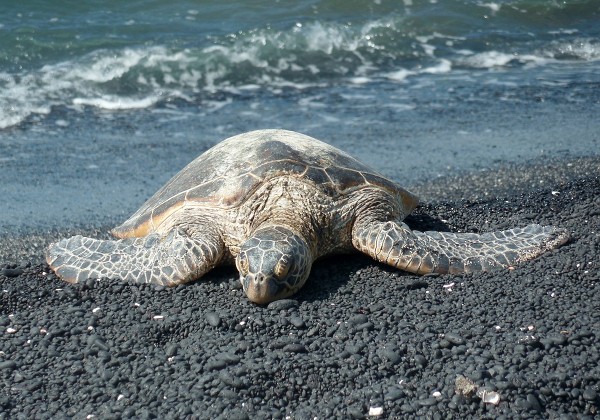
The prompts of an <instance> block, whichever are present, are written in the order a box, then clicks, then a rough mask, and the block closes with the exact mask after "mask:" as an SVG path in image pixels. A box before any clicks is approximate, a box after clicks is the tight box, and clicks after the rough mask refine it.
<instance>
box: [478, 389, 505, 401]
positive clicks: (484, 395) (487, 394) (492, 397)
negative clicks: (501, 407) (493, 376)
mask: <svg viewBox="0 0 600 420" xmlns="http://www.w3.org/2000/svg"><path fill="white" fill-rule="evenodd" d="M477 396H478V397H479V398H481V401H483V402H484V403H486V404H493V405H498V403H499V402H500V394H498V393H497V392H495V391H486V390H485V389H480V390H478V391H477Z"/></svg>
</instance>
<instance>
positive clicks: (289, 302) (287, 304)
mask: <svg viewBox="0 0 600 420" xmlns="http://www.w3.org/2000/svg"><path fill="white" fill-rule="evenodd" d="M297 306H298V301H297V300H295V299H281V300H276V301H274V302H271V303H269V304H268V305H267V308H269V309H272V310H274V311H281V310H284V309H291V308H296V307H297Z"/></svg>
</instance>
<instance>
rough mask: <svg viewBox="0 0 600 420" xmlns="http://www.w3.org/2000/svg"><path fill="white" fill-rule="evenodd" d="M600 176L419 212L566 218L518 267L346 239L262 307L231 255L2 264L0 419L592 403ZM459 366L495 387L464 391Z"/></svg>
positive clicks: (431, 412)
mask: <svg viewBox="0 0 600 420" xmlns="http://www.w3.org/2000/svg"><path fill="white" fill-rule="evenodd" d="M598 191H600V178H599V177H598V173H597V172H596V173H595V174H593V173H592V174H589V175H587V176H582V177H574V178H572V179H571V180H569V181H568V182H567V181H565V182H562V183H555V184H553V185H544V186H543V187H541V188H537V189H530V190H529V192H528V193H527V194H524V195H523V194H518V195H510V194H505V195H503V196H501V197H495V196H493V195H491V196H488V198H484V199H479V200H474V201H468V202H465V201H461V200H456V201H455V202H435V203H433V204H426V205H423V206H421V207H420V208H419V209H418V211H417V212H416V214H415V215H413V216H411V217H410V218H409V219H408V223H409V224H410V225H411V226H413V227H416V228H419V229H440V228H446V229H450V230H453V231H467V230H468V231H477V230H482V231H485V230H493V229H504V228H508V227H512V226H516V225H524V224H527V223H533V222H536V223H542V224H555V225H558V226H562V227H565V228H567V229H569V230H570V231H571V232H572V234H573V239H572V241H571V242H570V243H568V244H567V245H565V246H563V247H562V248H560V249H558V250H556V251H552V252H550V253H549V254H547V255H545V256H544V257H542V258H540V259H538V260H536V261H533V262H530V263H527V264H525V265H523V266H521V267H519V268H517V269H515V270H502V271H497V272H493V273H482V274H476V275H463V276H450V275H448V276H437V277H436V276H431V277H429V276H425V277H419V276H414V275H409V274H406V273H403V272H399V271H396V270H394V269H391V268H387V267H385V266H383V265H379V264H377V263H374V262H373V261H371V260H370V259H368V258H366V257H361V256H359V257H356V256H352V257H348V256H341V257H336V258H330V259H326V260H323V261H321V262H318V263H317V264H316V265H315V267H314V270H313V274H312V275H311V277H310V279H309V282H308V284H307V285H306V286H305V288H304V289H303V290H302V291H301V292H300V293H298V294H297V295H296V296H294V297H293V299H290V300H284V301H279V302H275V303H272V304H270V305H269V306H268V307H260V306H256V305H254V304H251V303H249V302H248V301H247V299H246V298H245V297H244V295H243V293H242V291H241V289H240V287H239V285H238V282H237V278H236V273H235V271H234V270H232V269H220V270H216V271H215V272H213V273H211V274H210V275H209V276H208V277H207V279H206V281H200V282H196V283H194V284H191V285H187V286H181V287H177V288H175V289H164V288H157V287H154V286H146V285H130V284H123V283H120V282H117V281H108V280H107V281H101V282H88V283H85V284H78V285H67V284H64V283H62V282H60V281H59V280H58V279H57V278H56V277H55V276H54V275H53V274H48V273H47V272H48V267H47V266H46V265H45V264H43V263H36V262H35V261H33V262H31V261H29V262H26V263H23V264H20V265H19V264H4V265H1V266H0V269H1V271H0V337H1V339H0V381H1V382H0V383H1V386H0V418H23V419H25V418H34V417H35V418H51V417H52V418H56V417H67V416H74V417H77V418H85V417H86V416H88V415H94V416H96V418H119V417H135V418H181V417H184V416H192V417H198V418H240V419H242V418H271V417H272V418H286V417H288V416H289V417H288V418H295V419H308V418H314V417H318V418H362V417H365V416H367V415H369V414H371V415H374V416H379V418H398V417H414V416H427V417H428V418H434V419H435V418H440V419H441V418H467V417H476V418H503V417H504V418H531V417H538V418H548V417H550V418H553V417H554V418H556V417H560V418H565V419H569V418H572V419H576V418H577V419H581V418H590V419H591V418H598V416H600V413H599V410H600V352H599V350H598V349H599V348H600V274H599V269H600V263H599V261H600V258H599V255H600V234H599V232H600V195H599V194H598ZM490 197H491V198H490ZM19 241H21V242H20V243H21V246H27V244H28V242H27V241H28V239H27V238H22V239H19ZM36 242H39V238H35V237H33V239H31V245H32V246H34V247H35V245H34V244H35V243H36ZM38 245H39V244H38ZM460 376H463V377H464V378H463V379H465V378H466V381H462V382H461V384H463V386H467V387H468V384H469V383H472V384H474V385H475V386H476V388H477V389H478V390H480V391H482V390H484V391H489V392H496V393H497V394H498V395H499V398H500V401H499V403H498V404H497V405H493V404H489V403H488V404H486V403H483V402H482V400H481V397H480V396H481V393H479V395H480V396H478V394H477V393H476V392H473V393H471V394H468V395H466V396H465V395H459V394H457V393H456V387H457V385H456V380H457V378H458V377H460ZM464 384H467V385H464Z"/></svg>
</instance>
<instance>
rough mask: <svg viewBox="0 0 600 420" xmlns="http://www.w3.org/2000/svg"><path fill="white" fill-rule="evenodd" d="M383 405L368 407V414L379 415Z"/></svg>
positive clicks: (381, 412)
mask: <svg viewBox="0 0 600 420" xmlns="http://www.w3.org/2000/svg"><path fill="white" fill-rule="evenodd" d="M382 414H383V407H369V416H381V415H382Z"/></svg>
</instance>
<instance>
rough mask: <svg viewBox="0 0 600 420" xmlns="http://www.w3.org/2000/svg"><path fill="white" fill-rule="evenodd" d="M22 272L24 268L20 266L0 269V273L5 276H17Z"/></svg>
mask: <svg viewBox="0 0 600 420" xmlns="http://www.w3.org/2000/svg"><path fill="white" fill-rule="evenodd" d="M24 272H25V270H22V269H20V268H3V269H2V271H0V274H2V275H3V276H6V277H18V276H20V275H21V274H23V273H24Z"/></svg>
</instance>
